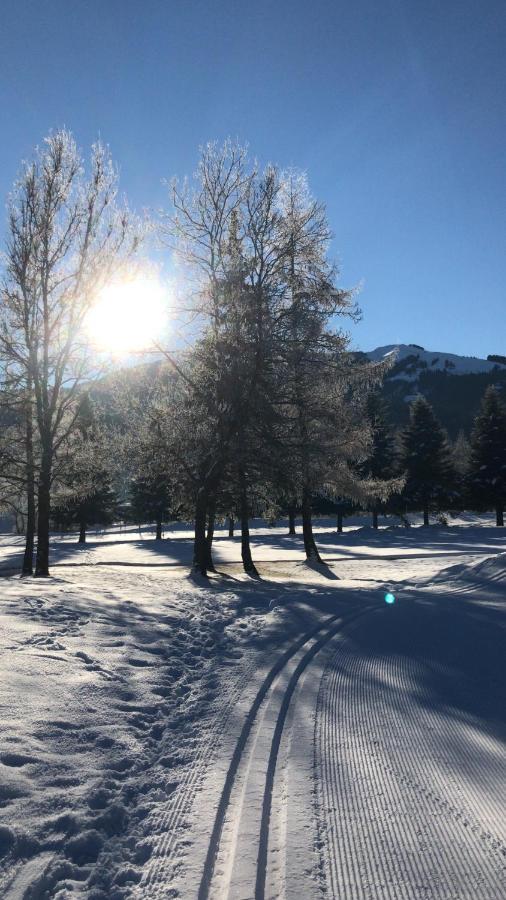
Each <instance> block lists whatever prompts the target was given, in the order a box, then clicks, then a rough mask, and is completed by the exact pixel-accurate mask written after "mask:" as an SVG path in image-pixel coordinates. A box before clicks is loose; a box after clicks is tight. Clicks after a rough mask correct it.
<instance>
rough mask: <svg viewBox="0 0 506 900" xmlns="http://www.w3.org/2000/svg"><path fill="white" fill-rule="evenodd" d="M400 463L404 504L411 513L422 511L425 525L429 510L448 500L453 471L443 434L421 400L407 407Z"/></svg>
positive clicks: (430, 410) (427, 520)
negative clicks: (407, 420) (417, 509)
mask: <svg viewBox="0 0 506 900" xmlns="http://www.w3.org/2000/svg"><path fill="white" fill-rule="evenodd" d="M400 463H401V466H402V468H403V469H404V470H405V473H406V483H405V487H404V494H403V496H404V500H405V502H406V503H407V504H408V505H409V506H410V507H411V508H412V509H416V508H421V509H422V510H423V523H424V525H428V524H429V512H430V510H431V509H440V508H441V505H442V504H443V503H445V502H448V499H449V498H450V496H451V491H452V487H453V481H454V471H453V466H452V459H451V452H450V448H449V445H448V440H447V437H446V434H445V432H444V430H443V428H442V427H441V425H440V423H439V422H438V420H437V418H436V416H435V415H434V412H433V409H432V407H431V405H430V403H428V401H427V400H426V399H425V397H422V396H419V397H417V398H416V400H414V401H413V403H412V404H411V408H410V420H409V424H408V426H407V427H406V428H405V430H404V432H403V435H402V448H401V460H400Z"/></svg>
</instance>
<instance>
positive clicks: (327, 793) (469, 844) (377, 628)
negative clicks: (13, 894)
mask: <svg viewBox="0 0 506 900" xmlns="http://www.w3.org/2000/svg"><path fill="white" fill-rule="evenodd" d="M480 629H481V632H480ZM496 631H497V632H499V631H500V629H499V628H498V627H497V622H496V620H495V618H494V617H493V616H492V615H488V613H487V612H485V613H483V612H482V611H481V610H480V611H479V615H477V610H476V607H473V606H472V605H471V604H467V603H466V601H465V600H464V601H461V600H455V603H449V602H448V598H446V599H443V598H437V599H436V600H434V599H433V600H428V599H427V595H425V596H423V595H422V596H418V595H417V594H416V593H413V594H411V595H407V596H406V597H405V598H404V599H403V601H402V602H401V603H399V604H397V605H396V606H394V607H393V608H388V607H386V606H383V605H379V604H378V603H375V604H372V605H369V606H366V607H364V606H362V607H360V608H358V609H356V610H355V611H354V612H349V613H343V612H342V611H341V612H339V613H338V614H336V615H334V616H331V617H329V618H326V619H325V621H324V622H322V623H321V624H320V625H319V626H318V627H315V628H314V629H312V630H311V631H309V632H306V633H305V634H304V635H302V636H301V637H299V638H298V639H297V640H296V641H294V643H293V644H292V645H291V646H290V648H289V649H288V650H286V651H285V652H284V653H283V654H281V656H280V657H279V659H278V660H277V662H276V663H275V664H274V666H272V667H271V668H268V669H267V668H266V670H265V671H264V672H263V673H261V677H260V681H259V682H258V681H255V682H253V681H252V682H251V684H250V685H248V686H246V687H245V690H244V693H243V695H242V696H241V697H240V698H239V700H238V703H237V707H236V710H235V716H236V726H237V727H236V728H235V731H234V729H232V730H231V732H232V733H231V734H230V735H228V734H226V733H224V734H223V737H222V741H221V744H220V751H219V755H218V756H219V758H216V759H214V760H213V762H212V764H211V769H212V771H211V772H210V774H209V775H208V777H207V779H206V780H205V782H204V785H203V789H202V791H201V792H200V793H199V795H198V796H197V802H198V803H199V817H198V819H199V821H200V832H201V834H200V842H199V840H198V838H197V840H196V841H195V843H194V846H193V849H192V850H191V851H190V854H189V856H190V857H191V859H190V858H187V865H186V866H185V869H186V871H185V872H184V873H183V874H182V876H181V879H180V881H179V885H178V890H177V893H174V894H172V893H171V894H167V893H166V892H164V888H163V869H164V864H163V860H161V859H160V858H159V857H158V859H157V854H156V853H155V858H154V859H153V860H152V861H151V865H150V864H148V871H147V872H146V876H145V879H144V880H143V882H144V889H146V888H147V889H148V890H149V896H150V897H153V898H155V897H156V898H158V897H163V896H181V897H183V898H185V900H186V898H188V900H189V898H195V897H198V900H248V898H252V900H253V898H254V900H266V898H271V900H275V898H281V897H286V898H288V900H303V898H313V897H314V898H317V897H319V896H321V897H326V898H327V900H328V898H336V900H376V898H378V900H408V898H410V900H411V898H416V900H471V898H472V900H502V898H504V897H505V896H506V884H505V880H504V871H505V870H504V865H505V861H506V860H505V854H506V848H505V843H506V842H505V836H504V813H503V810H504V779H505V770H504V744H503V743H502V737H504V734H503V731H502V725H501V721H500V720H501V714H500V712H501V705H500V704H501V701H500V692H499V694H498V696H491V695H490V691H491V688H493V687H494V686H496V687H497V689H499V686H500V685H499V679H500V666H499V662H498V660H499V650H498V648H499V645H498V643H497V634H496ZM478 632H480V633H479V634H478ZM477 636H478V643H479V641H482V642H484V644H485V646H488V647H489V649H490V651H491V652H490V658H489V659H488V661H487V660H485V662H484V663H480V662H479V661H478V660H473V657H472V651H473V646H474V644H475V641H476V639H477ZM452 642H453V643H452ZM494 667H495V668H494ZM503 674H504V673H503ZM254 686H255V689H254V690H253V687H254ZM227 724H230V717H229V721H228V723H227ZM232 734H233V737H232ZM501 793H502V795H503V796H502V798H501ZM188 837H189V838H190V839H191V835H188ZM194 837H195V836H194ZM152 867H153V868H152ZM155 868H156V877H153V876H154V869H155ZM150 870H151V876H150ZM148 885H149V888H148ZM144 896H148V894H144Z"/></svg>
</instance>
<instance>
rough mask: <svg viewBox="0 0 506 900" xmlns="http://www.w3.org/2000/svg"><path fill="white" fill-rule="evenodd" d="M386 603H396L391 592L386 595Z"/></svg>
mask: <svg viewBox="0 0 506 900" xmlns="http://www.w3.org/2000/svg"><path fill="white" fill-rule="evenodd" d="M385 603H395V596H394V595H393V594H391V593H390V591H388V593H387V594H385Z"/></svg>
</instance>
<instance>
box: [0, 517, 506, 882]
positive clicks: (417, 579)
mask: <svg viewBox="0 0 506 900" xmlns="http://www.w3.org/2000/svg"><path fill="white" fill-rule="evenodd" d="M316 531H317V538H318V543H319V546H320V547H321V549H322V552H323V556H324V557H325V559H326V560H327V561H328V563H329V570H328V571H327V572H325V571H319V570H318V568H309V567H307V566H306V565H305V563H304V562H303V554H302V545H301V539H300V536H298V537H296V538H293V537H288V536H287V535H286V527H285V525H284V524H281V525H279V526H278V527H275V528H270V527H268V526H267V525H266V524H265V523H260V522H257V523H255V527H254V528H253V530H252V544H253V554H254V557H255V559H256V561H257V563H258V567H259V570H260V576H261V577H260V580H259V581H252V580H250V579H247V578H245V576H244V575H243V574H242V572H241V568H240V565H239V561H240V546H239V544H240V541H239V539H238V538H235V539H233V540H231V539H229V538H228V537H227V536H226V533H225V531H224V530H223V529H218V532H217V538H216V545H215V546H216V553H215V558H216V562H217V568H218V570H219V572H220V574H219V575H217V576H213V577H212V578H211V579H210V583H209V585H208V586H201V585H198V584H196V583H193V582H192V581H191V580H189V579H188V578H187V576H186V567H187V565H188V562H189V560H190V558H191V549H192V545H191V533H190V530H189V529H186V528H183V527H181V526H180V525H178V526H171V527H170V528H169V529H168V531H167V537H166V539H165V540H164V541H162V542H157V541H155V540H154V539H153V536H152V533H151V532H150V530H149V529H143V530H142V531H141V532H140V533H139V531H138V530H135V529H132V528H130V529H126V528H119V527H118V528H116V529H111V530H110V531H108V532H107V533H104V534H92V535H90V538H89V542H88V544H87V545H86V547H85V548H83V549H80V548H78V547H77V546H76V544H75V536H72V537H71V536H68V537H67V538H60V539H58V540H56V541H55V544H54V550H53V569H52V572H53V575H52V577H51V579H49V580H45V581H38V580H34V579H28V580H21V579H20V578H19V577H17V576H11V577H5V578H3V579H2V580H1V581H0V587H1V589H2V590H1V601H0V616H1V630H0V642H1V675H2V679H1V689H0V703H1V725H2V727H1V732H0V851H1V856H0V864H1V869H0V896H2V897H5V898H9V900H17V898H26V900H35V898H41V900H42V898H59V900H64V898H71V897H77V896H81V897H86V898H89V900H106V898H111V900H120V898H121V900H123V898H127V897H128V898H130V897H131V898H148V900H151V898H168V897H181V898H188V900H190V898H195V897H199V898H200V900H203V898H207V897H209V898H211V897H213V898H226V897H230V898H233V897H234V898H239V897H242V898H247V897H252V898H253V897H255V898H262V897H273V898H274V897H283V896H286V897H288V898H299V897H300V898H302V897H304V898H307V897H310V898H313V897H314V898H317V897H319V896H322V897H324V896H326V897H327V898H333V897H339V898H341V897H344V898H347V900H348V898H353V900H355V898H357V900H361V898H371V900H375V898H394V900H400V898H421V900H425V898H438V900H443V898H444V900H450V898H451V900H453V898H454V900H465V898H476V900H493V898H497V900H499V898H503V897H504V896H506V885H505V882H504V880H503V879H504V865H505V854H506V835H505V833H504V832H505V829H504V813H503V810H504V799H505V797H504V787H505V755H504V743H503V741H504V737H505V734H504V710H505V708H506V704H505V696H504V631H503V629H504V601H505V598H506V540H505V537H504V534H503V529H499V528H495V527H493V526H492V524H491V520H490V518H488V517H482V518H481V520H479V521H478V520H477V518H476V517H471V516H467V517H464V518H461V519H457V520H454V521H453V523H452V525H450V526H448V527H446V526H445V527H443V526H434V527H430V528H419V527H413V528H409V529H406V528H398V527H384V528H382V529H380V530H379V531H378V532H374V531H373V530H372V529H371V528H369V527H368V526H367V525H365V524H364V520H360V519H356V520H349V522H348V527H347V529H346V530H345V532H344V533H343V534H342V535H338V534H336V532H335V526H334V525H333V523H332V522H331V520H321V521H319V522H318V526H317V529H316ZM0 547H1V557H0V569H2V570H3V571H4V572H5V573H7V572H9V571H12V570H13V568H14V567H15V566H16V565H17V564H18V562H19V557H20V552H21V541H20V539H19V538H16V537H13V536H2V537H1V538H0ZM387 587H388V588H391V589H392V590H393V592H394V593H395V595H396V597H397V600H396V603H394V604H393V605H392V606H387V605H386V604H385V603H384V600H383V598H384V593H385V590H386V588H387ZM501 804H502V805H501Z"/></svg>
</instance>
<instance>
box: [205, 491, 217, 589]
mask: <svg viewBox="0 0 506 900" xmlns="http://www.w3.org/2000/svg"><path fill="white" fill-rule="evenodd" d="M207 509H208V511H207V535H206V551H207V552H206V565H207V568H208V571H209V572H216V569H215V567H214V563H213V538H214V523H215V520H216V497H215V496H212V497H211V498H210V500H209V504H208V508H207Z"/></svg>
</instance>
